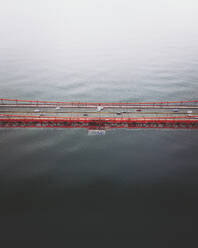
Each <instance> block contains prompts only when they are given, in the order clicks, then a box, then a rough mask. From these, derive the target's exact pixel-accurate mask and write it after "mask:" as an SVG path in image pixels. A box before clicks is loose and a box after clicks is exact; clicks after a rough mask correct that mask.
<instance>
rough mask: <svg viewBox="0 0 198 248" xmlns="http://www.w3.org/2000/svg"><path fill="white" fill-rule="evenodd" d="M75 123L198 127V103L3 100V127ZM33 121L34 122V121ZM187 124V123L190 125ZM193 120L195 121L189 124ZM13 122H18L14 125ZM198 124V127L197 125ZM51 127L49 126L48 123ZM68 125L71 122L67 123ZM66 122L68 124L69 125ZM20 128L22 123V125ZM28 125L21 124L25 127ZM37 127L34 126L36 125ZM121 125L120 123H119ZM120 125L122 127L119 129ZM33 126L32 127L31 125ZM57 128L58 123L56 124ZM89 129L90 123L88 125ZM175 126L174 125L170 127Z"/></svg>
mask: <svg viewBox="0 0 198 248" xmlns="http://www.w3.org/2000/svg"><path fill="white" fill-rule="evenodd" d="M38 119H39V120H40V122H41V121H43V123H46V121H48V122H49V121H54V120H55V119H56V120H61V121H62V122H63V121H64V120H68V119H69V120H70V122H71V120H72V122H73V124H75V123H78V125H79V122H81V123H83V122H84V123H88V122H89V121H92V122H93V120H100V123H101V125H104V124H105V122H108V125H109V126H110V125H111V124H112V126H113V125H114V126H115V123H118V122H119V123H121V122H122V123H124V124H127V125H128V124H129V123H143V122H144V123H145V121H147V122H148V121H151V120H152V123H159V121H161V124H162V123H165V121H166V122H168V121H169V122H170V121H172V122H174V125H176V121H177V122H178V123H183V124H182V125H184V126H185V125H186V124H184V123H187V122H188V123H190V124H188V127H189V125H191V124H192V123H193V125H194V127H195V126H196V128H198V101H189V102H188V101H185V102H184V101H183V102H160V103H81V102H72V103H71V102H70V103H64V102H63V103H61V102H39V101H35V102H33V101H18V100H8V99H0V127H2V126H3V127H5V126H6V125H7V124H8V122H9V125H8V126H13V127H14V126H17V125H16V123H17V120H18V121H19V120H23V123H26V122H27V121H28V122H29V123H30V122H32V123H33V122H34V123H35V121H36V120H38ZM30 120H31V121H30ZM186 121H187V122H186ZM189 121H191V122H189ZM11 123H15V125H14V124H11ZM195 123H196V125H195ZM48 124H49V123H48ZM67 124H68V123H67ZM67 124H66V123H65V125H67ZM18 125H19V124H18ZM23 125H25V124H20V126H23ZM32 125H33V124H32ZM119 125H120V124H119ZM119 125H118V126H119ZM29 126H31V125H30V124H29ZM56 126H57V121H56ZM88 126H89V124H88ZM170 127H171V126H170Z"/></svg>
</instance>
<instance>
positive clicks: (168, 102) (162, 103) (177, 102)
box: [0, 98, 198, 106]
mask: <svg viewBox="0 0 198 248" xmlns="http://www.w3.org/2000/svg"><path fill="white" fill-rule="evenodd" d="M0 101H1V102H3V101H8V102H15V103H18V102H26V103H36V104H39V103H45V104H47V103H49V104H65V105H81V106H82V105H83V106H89V105H94V106H98V105H99V106H108V105H118V106H127V105H155V106H158V105H159V106H161V105H169V104H183V103H198V100H191V101H167V102H135V103H132V102H117V103H116V102H105V103H104V102H56V101H33V100H19V99H7V98H1V99H0ZM156 104H158V105H156Z"/></svg>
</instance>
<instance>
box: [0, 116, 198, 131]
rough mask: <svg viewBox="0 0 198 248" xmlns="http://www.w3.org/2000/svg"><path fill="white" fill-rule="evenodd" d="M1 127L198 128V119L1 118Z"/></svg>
mask: <svg viewBox="0 0 198 248" xmlns="http://www.w3.org/2000/svg"><path fill="white" fill-rule="evenodd" d="M0 127H1V128H88V129H110V128H174V129H198V119H194V120H192V119H175V118H172V119H170V118H169V119H168V118H167V119H166V118H163V119H154V118H153V119H131V118H128V119H127V118H95V119H94V118H20V119H19V118H0Z"/></svg>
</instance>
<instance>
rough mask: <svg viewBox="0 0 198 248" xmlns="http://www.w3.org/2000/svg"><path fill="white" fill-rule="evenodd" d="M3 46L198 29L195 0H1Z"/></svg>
mask: <svg viewBox="0 0 198 248" xmlns="http://www.w3.org/2000/svg"><path fill="white" fill-rule="evenodd" d="M0 3H1V8H0V36H1V41H0V46H1V47H2V48H4V47H15V46H19V45H23V46H26V45H27V46H29V45H30V44H32V45H33V44H36V42H39V43H43V44H48V45H50V44H51V45H55V44H56V43H59V44H62V45H63V46H64V44H67V46H71V48H72V47H73V46H75V45H76V46H82V47H83V46H93V47H97V46H98V45H100V46H103V47H108V45H109V46H110V45H111V46H112V44H117V43H119V44H122V45H126V44H128V42H133V41H134V40H135V41H136V42H137V43H138V42H144V40H147V41H148V40H149V37H158V36H160V37H166V36H167V35H168V36H171V35H176V36H177V35H181V36H184V38H185V35H187V34H188V33H189V32H190V33H191V34H193V33H194V34H197V23H198V1H196V0H149V1H148V0H83V1H80V0H56V1H52V0H17V1H14V0H7V1H3V0H1V1H0Z"/></svg>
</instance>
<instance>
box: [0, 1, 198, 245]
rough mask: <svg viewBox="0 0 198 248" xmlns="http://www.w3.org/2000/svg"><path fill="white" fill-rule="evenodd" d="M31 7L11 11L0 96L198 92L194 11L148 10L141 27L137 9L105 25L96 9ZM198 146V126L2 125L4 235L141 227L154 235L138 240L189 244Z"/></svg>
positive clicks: (156, 97) (0, 236) (138, 230)
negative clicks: (159, 13)
mask: <svg viewBox="0 0 198 248" xmlns="http://www.w3.org/2000/svg"><path fill="white" fill-rule="evenodd" d="M118 2H119V1H118ZM124 2H126V1H124ZM151 2H152V1H151ZM98 4H99V2H98ZM99 5H100V4H99ZM21 6H25V7H24V9H22V7H20V6H18V7H16V6H15V7H16V10H15V11H14V10H11V7H10V6H6V7H4V8H5V9H6V10H8V9H9V8H10V11H11V12H9V11H7V15H4V16H3V17H2V16H1V18H2V21H4V22H2V23H1V24H0V28H1V29H0V34H1V41H0V97H2V98H18V99H30V100H58V101H89V102H91V101H102V102H113V101H117V102H119V101H123V102H126V101H128V102H129V101H131V102H136V101H142V102H143V101H174V100H197V99H198V94H197V93H198V31H197V28H196V24H195V23H194V22H193V20H191V19H190V20H189V19H188V20H187V17H186V16H185V15H184V19H182V20H183V22H181V23H179V21H178V23H176V24H175V25H174V22H173V25H172V24H170V23H169V24H170V25H169V26H168V28H166V24H165V23H164V22H163V23H159V26H158V25H157V24H156V22H155V20H154V21H153V23H150V25H149V26H145V25H146V23H147V21H148V20H147V19H144V23H143V24H144V25H143V24H142V25H140V26H139V27H138V30H139V31H137V29H135V27H134V26H133V25H132V24H131V23H130V12H127V13H128V15H127V16H128V18H126V19H123V18H124V15H123V16H122V19H121V20H120V22H119V21H117V22H116V23H115V25H114V21H115V20H117V19H119V15H117V14H115V16H113V17H112V18H113V19H111V22H110V24H109V25H108V21H107V20H108V15H107V16H106V15H105V20H103V22H102V24H101V23H100V22H99V21H98V22H97V26H96V27H95V26H94V25H93V26H91V18H92V17H93V16H91V17H89V15H88V14H85V16H86V17H87V16H88V17H87V19H86V20H85V21H84V26H85V29H83V24H82V25H81V20H78V21H76V19H75V18H77V16H75V15H74V16H71V15H69V18H68V20H67V18H66V17H65V16H64V14H63V13H64V12H63V11H62V12H60V13H61V14H60V17H59V19H58V16H59V15H58V14H56V15H55V16H53V13H56V10H54V9H52V10H50V11H51V12H47V13H46V12H44V10H43V9H42V8H41V13H43V17H42V18H43V19H42V18H41V16H42V15H41V16H39V18H40V19H39V18H37V15H36V14H35V15H34V14H32V15H29V13H32V12H31V9H30V7H28V6H26V4H25V2H24V3H23V4H22V5H21ZM130 6H131V5H130ZM31 7H32V6H31ZM34 7H35V6H34ZM81 7H82V6H81ZM92 7H93V6H92ZM158 7H159V6H158ZM72 8H76V6H74V7H72ZM98 8H99V7H98ZM86 9H87V10H88V7H87V6H86ZM125 9H127V6H125ZM25 10H26V11H25ZM118 10H119V8H117V11H118ZM184 10H185V8H184ZM28 11H29V12H28ZM33 11H35V9H33ZM42 11H43V12H42ZM59 11H61V8H60V9H59ZM100 11H101V13H103V10H100V9H99V12H97V13H100ZM107 12H108V11H107ZM8 13H9V14H8ZM13 13H14V14H13ZM22 13H23V14H22ZM49 13H50V14H49ZM66 13H69V11H68V12H66ZM79 13H80V12H79ZM105 13H106V12H105ZM116 13H117V12H116ZM138 13H139V12H138ZM193 13H194V12H193ZM20 14H22V15H20ZM194 15H195V13H194ZM137 16H138V15H137ZM189 16H190V14H189ZM47 17H48V18H47ZM103 17H104V16H103ZM64 18H66V19H64ZM93 18H96V17H93ZM97 18H99V17H97ZM156 18H157V20H158V18H159V17H156ZM180 18H181V16H180ZM185 18H186V19H185ZM74 19H75V21H74ZM89 19H90V22H88V20H89ZM83 20H84V19H83V16H82V22H83ZM94 20H95V23H96V19H94ZM97 20H98V19H97ZM149 20H150V19H149ZM160 20H161V19H160ZM165 20H167V21H168V17H166V19H165ZM171 20H174V18H173V19H171ZM64 21H65V22H64ZM72 21H73V22H72ZM133 21H134V20H133ZM136 21H140V20H139V19H138V20H136ZM150 22H151V20H150ZM3 23H5V26H4V25H3ZM73 23H74V24H73ZM105 23H106V24H107V25H106V24H105ZM119 23H121V24H120V25H121V26H119V25H118V24H119ZM184 23H187V24H186V25H183V24H184ZM162 24H163V26H161V25H162ZM191 24H192V25H191ZM78 25H81V26H78ZM152 25H153V26H152ZM197 148H198V131H193V130H146V129H145V130H125V129H121V130H109V131H107V132H106V135H105V136H88V135H87V130H84V129H73V130H72V129H65V130H64V129H1V130H0V199H1V201H0V229H1V231H0V240H1V241H11V240H15V241H18V240H32V241H36V242H45V241H49V240H56V239H57V240H59V241H61V242H63V243H64V242H65V239H66V235H67V234H68V233H69V232H73V233H78V232H86V233H89V232H104V233H109V234H110V233H111V232H130V233H131V237H132V238H133V240H134V242H136V241H135V240H138V242H142V246H138V245H135V246H134V247H153V246H147V244H148V243H147V242H148V240H149V241H150V242H159V244H160V245H159V247H178V246H174V245H173V244H175V242H177V241H180V237H182V236H185V237H186V236H188V235H192V234H193V233H196V231H197V218H198V214H197V209H198V156H197V154H198V149H197ZM139 244H140V243H139ZM171 245H173V246H171ZM35 247H36V246H35ZM37 247H40V246H38V245H37ZM41 247H44V246H41ZM188 247H193V246H188Z"/></svg>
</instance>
